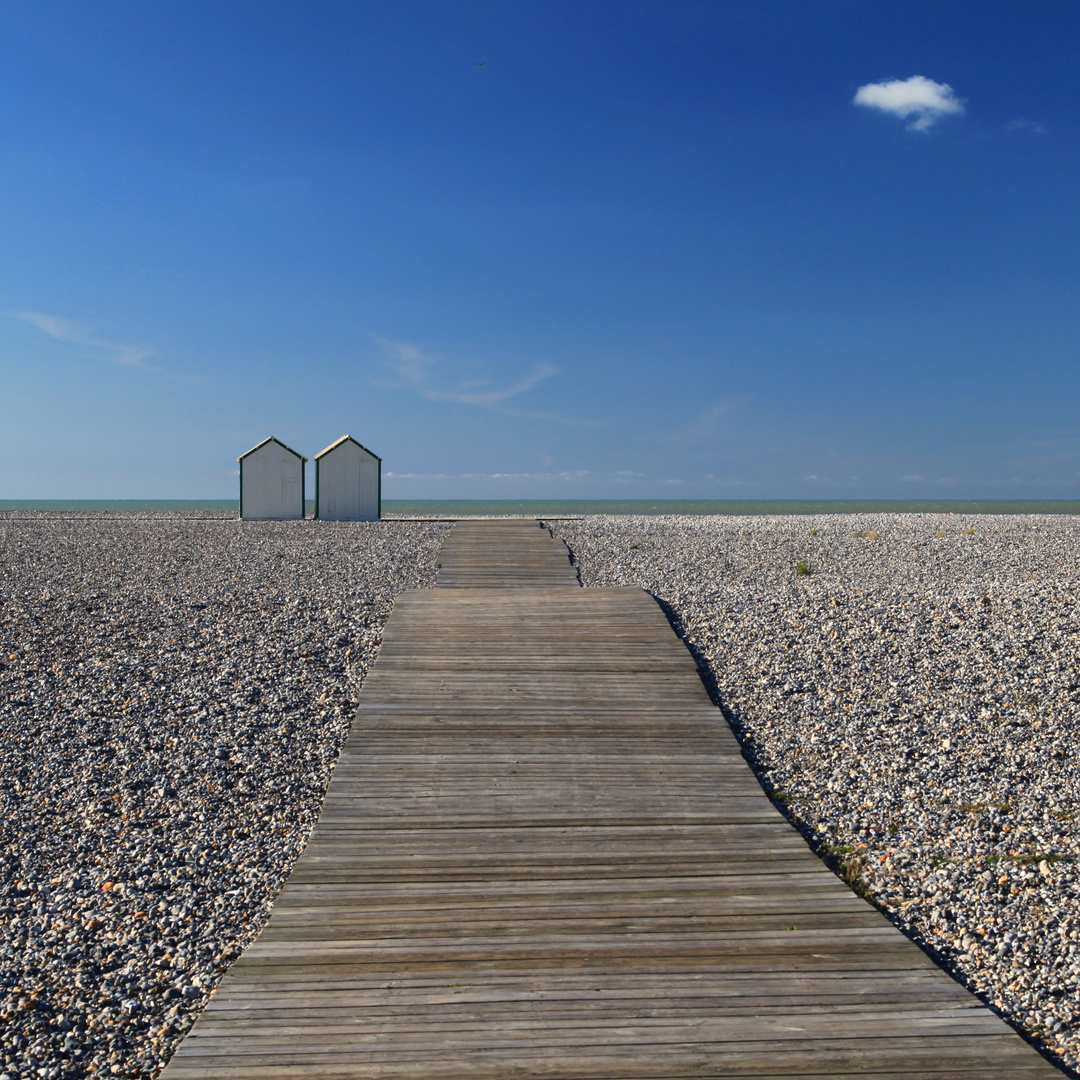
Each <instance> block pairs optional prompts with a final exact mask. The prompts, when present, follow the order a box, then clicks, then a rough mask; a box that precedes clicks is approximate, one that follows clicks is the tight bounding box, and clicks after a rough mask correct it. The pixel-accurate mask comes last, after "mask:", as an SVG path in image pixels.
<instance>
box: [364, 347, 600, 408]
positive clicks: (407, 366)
mask: <svg viewBox="0 0 1080 1080" xmlns="http://www.w3.org/2000/svg"><path fill="white" fill-rule="evenodd" d="M372 337H373V338H374V340H375V341H376V342H377V343H378V344H379V345H380V346H382V348H383V349H384V350H386V352H387V353H389V355H390V366H391V369H392V370H393V373H394V376H395V378H394V381H391V382H380V383H378V384H377V385H379V386H386V387H390V388H392V389H398V390H412V391H414V392H415V393H417V394H419V395H420V397H422V398H424V399H425V400H427V401H448V402H452V403H453V404H455V405H476V406H478V407H479V408H482V409H487V410H488V411H489V412H497V413H500V414H501V415H503V416H517V417H521V418H522V419H526V420H543V421H546V422H550V423H554V424H568V425H570V426H571V427H603V426H604V424H603V423H601V422H600V421H596V420H583V419H579V418H577V417H571V416H561V415H559V414H558V413H548V412H530V411H526V410H521V409H514V408H509V407H507V406H506V405H505V404H504V402H507V401H509V400H510V399H511V398H515V397H518V396H520V395H521V394H524V393H527V392H528V391H529V390H532V389H533V387H535V386H536V385H538V384H539V383H541V382H543V381H544V379H549V378H551V376H552V375H557V374H558V372H559V369H558V368H557V367H555V365H554V364H536V365H535V366H534V367H533V370H532V371H531V372H530V373H529V374H528V375H525V376H523V377H522V378H520V379H518V380H517V382H514V383H511V384H510V385H509V386H503V387H493V386H492V385H491V380H490V379H468V380H460V379H459V380H452V379H451V380H446V379H440V377H439V376H440V375H441V374H442V373H443V372H445V371H446V368H445V366H443V362H442V361H440V360H439V359H438V358H437V357H434V356H430V355H428V354H427V353H425V352H423V351H422V350H421V349H419V348H417V347H416V346H415V345H412V344H410V343H409V342H407V341H391V340H389V339H387V338H383V337H378V336H376V335H372ZM448 382H449V383H450V385H447V383H448Z"/></svg>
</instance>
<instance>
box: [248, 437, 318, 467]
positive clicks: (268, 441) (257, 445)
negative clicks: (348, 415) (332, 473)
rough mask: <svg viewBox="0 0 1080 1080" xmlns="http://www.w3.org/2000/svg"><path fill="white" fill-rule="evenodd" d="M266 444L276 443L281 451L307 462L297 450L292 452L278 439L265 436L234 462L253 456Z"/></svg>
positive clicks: (289, 447)
mask: <svg viewBox="0 0 1080 1080" xmlns="http://www.w3.org/2000/svg"><path fill="white" fill-rule="evenodd" d="M267 443H277V444H278V446H280V447H281V448H282V450H288V451H289V453H290V454H295V455H296V456H297V457H298V458H299V459H300V460H301V461H303V462H306V461H307V458H306V457H304V455H303V454H301V453H300V452H299V451H298V450H294V449H293V448H292V447H291V446H286V445H285V444H284V443H283V442H282V441H281V440H280V439H276V438H274V436H273V435H269V436H267V437H266V438H265V439H263V441H262V442H261V443H256V444H255V445H254V446H253V447H252V448H251V449H250V450H246V451H245V452H244V453H242V454H241V455H240V456H239V457H238V458H237V459H236V460H237V461H243V460H244V458H246V457H247V456H248V455H249V454H254V453H255V451H256V450H261V449H262V448H263V447H264V446H265V445H266V444H267ZM323 453H326V451H325V450H324V451H323Z"/></svg>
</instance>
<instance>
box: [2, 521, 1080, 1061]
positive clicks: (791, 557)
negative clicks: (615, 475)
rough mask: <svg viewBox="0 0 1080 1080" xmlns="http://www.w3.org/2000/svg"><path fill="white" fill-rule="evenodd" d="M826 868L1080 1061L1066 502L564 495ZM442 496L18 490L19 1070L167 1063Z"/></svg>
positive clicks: (580, 527) (8, 954)
mask: <svg viewBox="0 0 1080 1080" xmlns="http://www.w3.org/2000/svg"><path fill="white" fill-rule="evenodd" d="M547 524H548V525H549V527H551V528H552V530H553V531H554V532H555V533H556V535H559V536H561V537H562V538H563V539H565V540H566V542H567V543H568V544H569V546H570V548H571V550H572V552H573V555H574V559H575V562H576V564H577V566H578V568H579V572H580V574H581V578H582V581H583V583H584V584H585V585H587V586H588V585H637V586H641V587H643V588H646V589H648V590H649V591H650V592H652V593H653V594H654V595H656V596H657V597H658V599H659V600H660V601H661V602H662V604H664V606H665V608H666V609H667V611H668V612H669V614H670V616H671V618H672V621H673V623H674V625H675V627H676V629H677V631H678V632H679V633H680V635H681V636H683V638H684V639H685V640H686V642H687V644H688V645H689V646H690V648H691V649H692V651H693V652H694V654H695V656H696V657H697V659H698V661H699V664H700V666H701V669H702V673H703V676H704V677H705V679H706V681H707V682H708V683H709V684H710V688H711V690H712V691H713V693H714V695H715V697H716V699H717V701H718V702H719V703H720V704H721V705H722V707H723V708H724V711H725V714H726V715H727V717H728V719H729V721H730V722H731V724H732V725H733V727H734V728H735V730H736V732H737V734H738V735H739V737H740V739H741V740H742V743H743V746H744V748H745V753H746V755H747V758H748V760H749V761H750V763H751V765H752V766H753V767H754V769H755V770H756V772H757V773H758V775H759V777H760V778H761V780H762V782H763V784H764V785H765V787H766V789H767V790H768V791H769V792H770V794H771V796H772V797H773V799H774V800H775V801H776V803H777V805H778V806H779V807H780V808H781V809H782V811H783V812H784V813H786V814H787V815H788V816H789V818H790V819H791V820H792V821H793V823H795V824H796V826H797V827H798V828H799V829H800V830H801V831H802V832H803V834H804V835H805V836H806V837H807V839H808V841H809V842H810V843H811V844H812V845H813V846H814V848H815V849H816V850H817V851H818V852H819V853H820V854H821V855H822V856H823V857H824V858H826V859H827V860H828V862H829V864H830V865H831V866H833V868H834V869H835V870H836V872H837V873H839V874H840V875H841V876H843V877H844V878H845V880H847V881H848V882H849V883H850V884H851V885H852V886H853V887H854V888H855V889H857V890H858V891H859V892H861V893H862V894H863V895H864V896H866V897H867V898H868V899H869V900H870V901H871V902H873V903H875V904H876V905H877V906H879V907H880V908H881V909H882V910H883V911H884V912H885V913H886V914H887V915H888V916H889V917H890V918H891V919H892V920H893V921H894V922H895V923H896V924H897V925H898V926H899V927H900V928H901V929H903V930H904V932H905V933H907V934H908V935H909V936H911V937H912V938H914V939H915V940H916V941H917V942H919V943H920V944H921V945H922V946H923V947H924V948H925V949H926V950H927V951H929V952H930V953H931V954H932V955H934V956H935V958H937V959H938V961H939V962H940V963H941V964H942V965H943V966H945V967H946V968H947V969H948V970H950V971H952V972H953V973H954V974H955V976H956V977H957V978H958V979H960V980H961V981H963V982H964V983H965V984H966V985H968V986H970V987H971V988H972V989H973V990H975V991H976V992H977V993H978V994H979V995H980V996H981V997H983V999H984V1000H986V1001H988V1002H989V1003H990V1004H991V1005H992V1006H993V1007H994V1008H996V1009H997V1010H998V1011H999V1012H1000V1013H1001V1014H1002V1015H1003V1016H1005V1017H1006V1018H1008V1019H1009V1020H1010V1021H1011V1022H1012V1023H1013V1024H1015V1025H1016V1026H1017V1027H1018V1028H1019V1029H1020V1030H1021V1031H1023V1032H1024V1033H1025V1034H1026V1035H1027V1036H1028V1037H1029V1038H1031V1039H1032V1040H1033V1041H1034V1042H1036V1044H1037V1045H1039V1046H1041V1047H1043V1048H1044V1049H1046V1050H1047V1051H1048V1052H1049V1053H1051V1054H1053V1055H1055V1056H1056V1060H1058V1061H1059V1062H1060V1063H1062V1064H1063V1065H1065V1066H1066V1067H1067V1068H1075V1067H1076V1065H1077V1062H1078V1060H1080V1005H1078V1004H1077V995H1078V993H1080V938H1078V934H1080V872H1078V871H1080V799H1078V796H1080V774H1078V770H1077V769H1076V765H1075V761H1074V757H1075V753H1076V747H1077V746H1078V745H1080V741H1078V735H1080V732H1078V730H1077V728H1078V727H1080V663H1078V661H1080V606H1078V604H1080V558H1078V556H1080V519H1078V518H1073V517H1054V516H1030V517H1028V516H996V515H988V516H970V517H967V516H958V515H948V516H945V515H921V514H878V515H874V516H866V517H863V516H851V515H828V516H821V517H818V518H812V517H805V516H799V517H745V518H740V517H689V516H687V517H588V518H585V519H582V520H575V521H570V520H552V521H549V522H547ZM448 530H449V525H448V524H439V523H428V522H418V521H384V522H380V523H372V524H349V525H338V524H334V523H329V522H305V523H302V522H296V523H291V522H290V523H269V522H238V521H235V520H226V519H224V518H220V519H217V520H212V519H211V520H192V519H186V518H184V517H181V516H170V515H163V514H159V515H152V516H150V515H147V516H144V517H139V518H137V519H136V518H135V517H130V518H125V517H123V516H115V517H112V518H108V517H95V518H81V517H79V516H77V515H70V516H65V517H58V516H51V515H33V514H25V515H21V516H14V515H13V516H10V517H4V518H0V601H2V604H0V754H2V762H0V855H2V859H3V862H2V867H3V874H2V877H0V1080H4V1078H5V1077H7V1078H9V1080H29V1078H30V1077H44V1078H46V1080H52V1078H72V1080H74V1078H82V1077H100V1076H106V1075H108V1076H120V1077H126V1078H136V1077H152V1076H153V1075H155V1073H156V1072H157V1071H158V1069H159V1068H160V1067H161V1066H162V1065H163V1064H164V1062H165V1061H166V1060H167V1059H168V1057H169V1055H170V1054H171V1053H172V1050H173V1049H174V1048H175V1046H176V1045H177V1043H178V1042H179V1041H180V1039H181V1038H182V1037H183V1035H184V1034H185V1032H186V1031H187V1029H188V1027H189V1026H190V1025H191V1023H192V1022H193V1021H194V1018H195V1016H196V1015H197V1013H198V1011H199V1010H200V1009H201V1007H202V1005H203V1003H204V1002H205V1000H206V997H207V996H208V994H209V993H210V991H211V989H212V988H213V986H214V985H215V984H216V982H217V980H218V979H219V978H220V976H221V974H222V972H223V971H224V970H225V969H226V968H227V967H228V965H229V963H230V962H231V961H232V960H233V959H235V957H236V956H238V955H239V953H240V952H241V951H242V949H243V948H244V946H245V945H246V944H247V943H248V942H250V941H251V940H252V938H253V937H254V936H255V934H256V933H257V932H258V930H259V928H260V927H261V925H262V923H263V922H264V921H265V918H266V915H267V913H268V910H269V906H270V904H271V902H272V899H273V896H274V895H275V894H276V892H277V890H278V889H279V888H280V885H281V883H282V881H283V880H284V878H285V876H286V875H287V873H288V870H289V868H290V867H291V865H292V862H293V861H294V860H295V858H296V856H297V855H298V854H299V852H300V851H301V850H302V849H303V846H304V843H305V842H306V838H307V836H308V834H309V833H310V830H311V828H312V826H313V825H314V822H315V820H316V818H317V815H318V812H319V807H320V805H321V800H322V796H323V793H324V791H325V788H326V784H327V782H328V779H329V776H330V773H331V770H332V767H333V763H334V761H335V759H336V757H337V754H338V752H339V750H340V747H341V745H342V743H343V741H344V738H345V735H346V734H347V730H348V725H349V721H350V718H351V712H352V710H353V707H354V705H355V702H356V700H357V696H358V693H359V690H360V687H361V686H362V683H363V677H364V674H365V672H366V671H367V669H368V667H369V666H370V664H371V662H372V660H373V659H374V656H375V655H376V652H377V649H378V645H379V642H380V639H381V631H382V627H383V625H384V623H385V620H386V618H387V617H388V615H389V613H390V611H391V610H392V606H393V601H394V597H395V596H396V595H397V594H398V593H400V592H401V591H402V590H405V589H410V588H423V587H430V586H432V585H433V584H434V582H435V574H436V566H437V561H438V551H439V546H440V544H441V542H442V539H443V538H444V537H445V535H446V534H447V532H448Z"/></svg>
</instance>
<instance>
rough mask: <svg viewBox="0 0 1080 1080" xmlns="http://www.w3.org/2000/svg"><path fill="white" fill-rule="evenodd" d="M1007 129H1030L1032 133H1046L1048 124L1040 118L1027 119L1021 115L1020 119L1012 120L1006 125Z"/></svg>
mask: <svg viewBox="0 0 1080 1080" xmlns="http://www.w3.org/2000/svg"><path fill="white" fill-rule="evenodd" d="M1005 130H1006V131H1028V132H1030V133H1031V134H1032V135H1045V134H1046V125H1045V124H1044V123H1042V122H1041V121H1040V120H1025V119H1024V118H1023V117H1020V119H1019V120H1010V121H1009V123H1008V124H1006V125H1005Z"/></svg>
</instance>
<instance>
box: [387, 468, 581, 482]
mask: <svg viewBox="0 0 1080 1080" xmlns="http://www.w3.org/2000/svg"><path fill="white" fill-rule="evenodd" d="M589 475H590V473H589V470H588V469H577V470H575V471H573V472H538V473H395V472H385V473H383V476H384V477H386V478H387V479H393V480H584V479H586V478H587V477H588V476H589Z"/></svg>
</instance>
